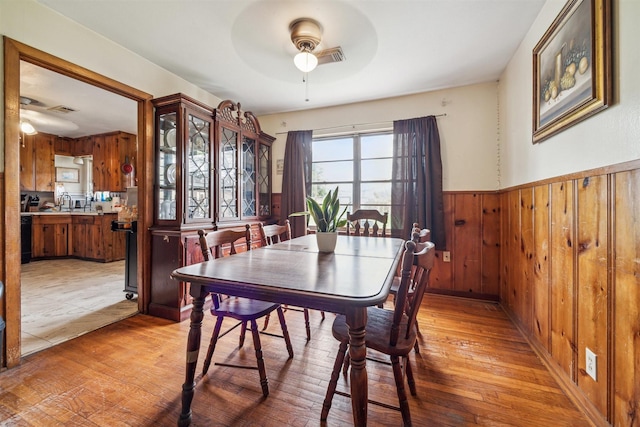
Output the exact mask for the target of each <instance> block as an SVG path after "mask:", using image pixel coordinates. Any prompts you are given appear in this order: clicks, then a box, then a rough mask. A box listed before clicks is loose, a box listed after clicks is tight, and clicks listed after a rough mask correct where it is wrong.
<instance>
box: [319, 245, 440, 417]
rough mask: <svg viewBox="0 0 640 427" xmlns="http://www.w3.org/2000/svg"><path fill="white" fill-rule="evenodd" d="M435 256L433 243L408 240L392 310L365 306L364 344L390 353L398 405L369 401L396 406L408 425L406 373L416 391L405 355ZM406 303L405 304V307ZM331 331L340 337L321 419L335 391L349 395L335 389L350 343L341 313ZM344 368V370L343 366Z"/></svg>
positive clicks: (411, 342) (414, 328)
mask: <svg viewBox="0 0 640 427" xmlns="http://www.w3.org/2000/svg"><path fill="white" fill-rule="evenodd" d="M434 258H435V249H434V245H433V243H431V242H425V243H416V242H414V241H413V240H409V241H407V242H406V243H405V251H404V255H403V259H402V275H401V281H400V288H399V289H398V295H397V300H396V305H395V308H394V310H393V311H392V310H385V309H381V308H378V307H368V308H367V330H366V334H365V337H364V338H365V345H366V347H367V351H368V350H370V349H372V350H376V351H378V352H380V353H382V354H385V355H387V356H389V358H390V361H391V366H392V368H393V376H394V379H395V384H396V393H397V395H398V402H399V407H393V406H390V405H388V404H385V403H381V402H375V401H370V403H372V404H377V405H380V406H384V407H392V408H394V409H396V410H399V411H400V413H401V414H402V421H403V424H404V425H405V426H410V425H411V413H410V411H409V402H408V400H407V394H406V391H405V387H404V383H405V376H406V379H407V383H408V385H409V390H410V392H411V395H412V396H415V395H416V393H417V392H416V385H415V380H414V378H413V372H412V369H411V363H410V361H409V358H408V355H409V353H410V352H411V349H412V348H413V347H414V344H415V342H416V336H417V331H416V319H417V316H418V311H419V309H420V304H421V302H422V297H423V296H424V292H425V289H426V287H427V284H428V281H429V274H430V272H431V269H432V267H433V262H434ZM414 265H415V266H416V268H415V269H414V268H413V266H414ZM412 281H413V282H414V283H415V290H414V293H413V303H412V304H410V305H409V306H407V305H406V303H407V298H408V295H409V287H410V285H411V283H412ZM406 307H408V308H407V309H405V308H406ZM332 333H333V336H334V337H335V338H336V339H337V340H338V341H340V346H339V349H338V355H337V356H336V359H335V362H334V365H333V371H332V373H331V379H330V381H329V386H328V388H327V394H326V396H325V399H324V403H323V405H322V413H321V415H320V419H321V421H326V419H327V416H328V415H329V410H330V409H331V402H332V400H333V396H334V395H335V394H340V395H342V396H348V397H350V395H349V394H348V393H344V392H341V391H336V388H337V383H338V378H339V376H340V368H341V367H342V366H343V364H344V362H345V355H346V354H347V348H348V345H349V329H348V326H347V322H346V318H345V316H344V315H342V314H341V315H338V316H336V319H335V320H334V322H333V326H332ZM347 366H348V365H347ZM344 371H345V374H346V369H345V370H344Z"/></svg>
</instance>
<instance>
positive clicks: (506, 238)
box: [500, 161, 640, 426]
mask: <svg viewBox="0 0 640 427" xmlns="http://www.w3.org/2000/svg"><path fill="white" fill-rule="evenodd" d="M501 210H502V225H501V229H502V240H501V249H502V254H501V266H502V271H501V277H500V279H501V283H500V299H501V301H502V305H503V307H504V308H505V310H506V311H507V312H508V313H509V315H510V316H511V317H512V319H513V320H514V322H515V323H516V325H517V326H518V327H519V328H520V329H521V331H522V332H523V334H524V335H525V337H527V338H528V340H529V341H530V343H531V345H532V347H533V348H534V349H535V350H536V351H537V352H538V354H539V355H540V356H541V358H542V359H543V360H544V361H545V362H546V364H547V366H548V367H549V368H550V370H551V371H552V373H553V374H554V375H555V376H556V378H557V379H558V381H559V382H560V383H561V384H563V385H564V388H565V391H567V392H568V394H570V395H571V397H572V398H573V400H574V401H575V402H576V403H577V404H578V405H579V406H581V407H582V408H583V409H584V410H585V412H586V413H587V414H588V415H589V416H590V418H591V419H592V420H593V421H594V423H595V424H596V425H615V426H636V425H638V423H640V161H634V162H628V163H625V164H621V165H615V166H611V167H607V168H601V169H598V170H592V171H586V172H583V173H578V174H572V175H570V176H564V177H560V178H557V179H550V180H545V181H543V182H538V183H534V184H529V185H525V186H520V187H518V188H513V189H508V190H505V191H503V192H502V193H501ZM586 348H589V349H590V350H591V351H593V352H594V353H595V354H596V356H597V359H596V362H597V363H596V374H597V375H596V380H594V379H592V378H591V377H590V376H589V375H588V374H587V370H586Z"/></svg>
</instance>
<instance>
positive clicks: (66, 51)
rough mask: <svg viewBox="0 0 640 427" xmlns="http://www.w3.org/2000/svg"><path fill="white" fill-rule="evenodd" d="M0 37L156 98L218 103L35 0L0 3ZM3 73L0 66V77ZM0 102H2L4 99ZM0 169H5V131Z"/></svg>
mask: <svg viewBox="0 0 640 427" xmlns="http://www.w3.org/2000/svg"><path fill="white" fill-rule="evenodd" d="M124 31H126V30H124ZM0 34H1V35H3V36H7V37H10V38H12V39H14V40H17V41H19V42H21V43H24V44H26V45H28V46H31V47H34V48H36V49H39V50H41V51H44V52H46V53H49V54H51V55H55V56H57V57H59V58H62V59H64V60H66V61H69V62H71V63H74V64H76V65H80V66H82V67H84V68H87V69H89V70H91V71H94V72H96V73H99V74H102V75H104V76H107V77H109V78H112V79H114V80H116V81H119V82H121V83H124V84H126V85H129V86H131V87H133V88H136V89H138V90H141V91H143V92H146V93H149V94H151V95H152V96H153V97H154V98H157V97H160V96H164V95H169V94H173V93H177V92H182V93H184V94H186V95H188V96H191V97H192V98H195V99H197V100H199V101H201V102H204V103H205V104H207V105H211V106H216V105H218V104H219V103H220V101H221V99H220V98H217V97H215V96H214V95H212V94H210V93H208V92H205V91H204V90H202V89H200V88H198V87H197V86H195V85H193V84H191V83H188V82H187V81H186V80H183V79H182V78H180V77H178V76H176V75H175V74H172V73H170V72H168V71H167V70H165V69H163V68H161V67H159V66H157V65H155V64H153V63H151V62H149V61H148V60H146V59H144V58H142V57H140V56H138V55H137V54H134V53H132V52H131V51H129V50H127V49H125V48H123V47H121V46H119V45H117V44H115V43H114V42H112V41H110V40H108V39H106V38H104V37H102V36H101V35H99V34H97V33H94V32H92V31H89V30H88V29H86V28H85V27H83V26H81V25H78V24H77V23H75V22H74V21H71V20H69V19H68V18H66V17H64V16H62V15H60V14H58V13H57V12H54V11H52V10H51V9H49V8H47V7H44V6H42V5H40V4H39V3H37V2H35V1H34V0H0ZM0 49H2V47H0ZM1 60H2V56H0V61H1ZM3 70H4V68H3V67H0V78H3V75H2V73H3ZM2 93H3V92H0V94H2ZM0 103H4V96H3V95H2V96H0ZM0 129H4V115H2V116H0ZM0 170H4V131H3V130H2V138H1V140H0Z"/></svg>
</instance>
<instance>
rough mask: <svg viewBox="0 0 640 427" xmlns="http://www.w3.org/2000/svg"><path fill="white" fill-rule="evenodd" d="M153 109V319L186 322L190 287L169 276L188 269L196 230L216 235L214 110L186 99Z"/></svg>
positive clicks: (158, 102)
mask: <svg viewBox="0 0 640 427" xmlns="http://www.w3.org/2000/svg"><path fill="white" fill-rule="evenodd" d="M153 103H154V106H155V107H156V111H155V144H156V145H155V146H156V163H155V168H156V172H155V175H156V177H155V197H154V225H153V227H151V245H152V250H151V263H152V269H151V283H152V285H151V302H150V305H149V313H150V314H152V315H156V316H160V317H165V318H169V319H173V320H184V319H185V318H186V317H187V316H188V315H189V313H190V305H189V304H190V300H189V297H188V286H189V285H188V284H186V283H180V284H178V283H176V282H175V281H174V280H172V279H171V278H170V276H169V274H170V273H171V272H172V271H173V270H174V269H176V268H178V267H181V266H182V265H186V262H187V258H188V256H187V254H188V252H189V251H190V250H191V251H193V248H191V249H190V247H191V246H193V245H194V244H195V242H196V239H193V237H194V236H195V237H197V230H198V229H212V228H213V223H214V221H215V216H214V215H215V211H214V206H215V204H214V203H213V202H212V200H214V195H213V186H212V185H211V183H212V182H213V164H214V163H213V162H214V153H215V150H214V149H213V147H214V143H213V138H212V136H213V109H211V108H209V107H207V106H206V105H204V104H201V103H199V102H198V101H195V100H193V99H191V98H189V97H187V96H185V95H182V94H176V95H171V96H167V97H163V98H159V99H156V100H154V101H153ZM198 250H199V249H198Z"/></svg>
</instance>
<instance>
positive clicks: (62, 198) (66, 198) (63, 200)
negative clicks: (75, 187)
mask: <svg viewBox="0 0 640 427" xmlns="http://www.w3.org/2000/svg"><path fill="white" fill-rule="evenodd" d="M60 199H61V200H60V209H62V208H63V207H64V203H65V201H66V200H68V201H69V210H70V211H71V210H73V206H71V196H70V195H69V193H67V192H66V191H65V192H64V193H62V197H61V198H60Z"/></svg>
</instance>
